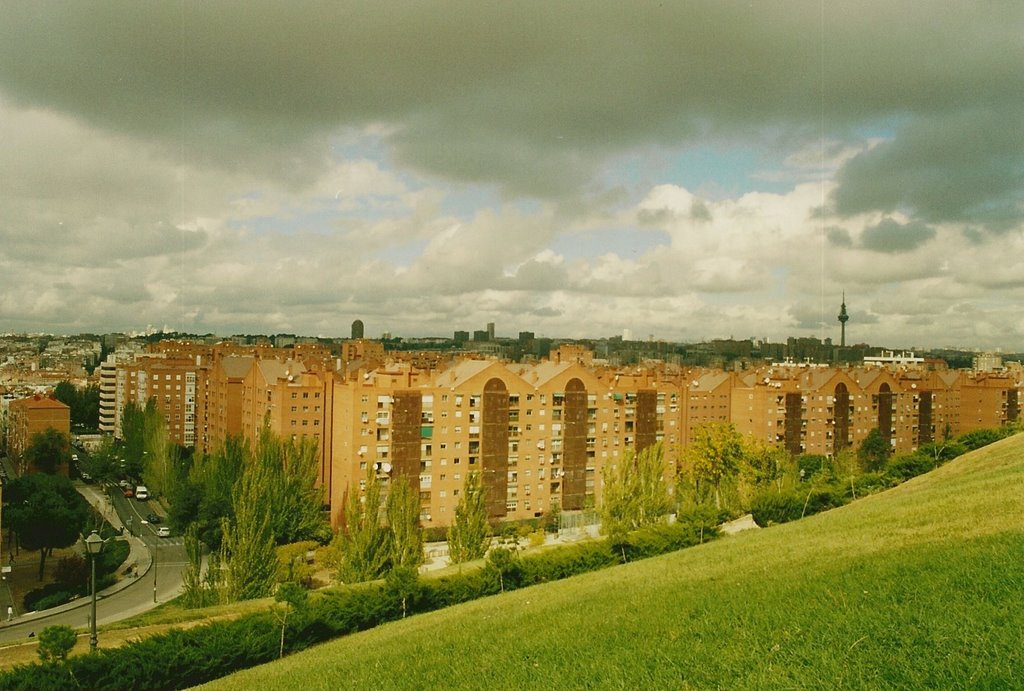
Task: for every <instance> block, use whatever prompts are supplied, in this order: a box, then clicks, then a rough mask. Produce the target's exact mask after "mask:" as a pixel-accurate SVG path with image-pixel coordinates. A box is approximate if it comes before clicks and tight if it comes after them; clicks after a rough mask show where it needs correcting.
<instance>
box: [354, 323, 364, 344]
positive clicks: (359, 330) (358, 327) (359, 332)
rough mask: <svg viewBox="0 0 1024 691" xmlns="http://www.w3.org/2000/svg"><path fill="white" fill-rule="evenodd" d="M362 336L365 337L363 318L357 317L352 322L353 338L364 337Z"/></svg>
mask: <svg viewBox="0 0 1024 691" xmlns="http://www.w3.org/2000/svg"><path fill="white" fill-rule="evenodd" d="M362 337H363V320H362V319H356V320H355V321H354V322H352V338H354V339H355V338H362Z"/></svg>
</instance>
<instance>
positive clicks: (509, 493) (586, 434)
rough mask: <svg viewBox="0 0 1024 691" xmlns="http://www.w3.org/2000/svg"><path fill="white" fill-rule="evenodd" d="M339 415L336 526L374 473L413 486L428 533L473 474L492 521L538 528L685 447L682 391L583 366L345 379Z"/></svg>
mask: <svg viewBox="0 0 1024 691" xmlns="http://www.w3.org/2000/svg"><path fill="white" fill-rule="evenodd" d="M334 411H335V413H334V430H333V437H334V443H333V457H332V462H333V466H334V468H333V479H334V482H333V486H332V494H331V509H332V521H333V522H334V523H335V524H337V523H338V522H339V521H340V519H341V515H340V514H341V511H342V507H343V505H344V499H345V496H346V494H347V492H348V491H350V490H352V489H354V488H355V487H359V488H360V490H361V489H363V488H364V483H365V477H366V473H367V470H368V468H370V467H372V468H374V470H375V471H376V474H377V477H378V479H379V480H380V481H382V482H386V481H387V480H388V479H389V478H394V477H397V476H399V475H401V476H405V477H407V478H408V479H409V481H410V482H411V483H412V485H413V486H414V488H415V489H416V491H417V492H418V493H419V495H420V501H421V520H422V521H423V523H424V525H426V526H444V525H449V524H450V523H451V521H452V520H453V517H454V512H455V506H456V505H457V504H458V501H459V498H460V497H459V494H460V492H461V490H462V487H463V484H464V482H465V479H466V476H467V474H468V473H472V472H479V473H481V474H482V480H483V485H484V487H485V489H486V493H487V495H486V496H487V507H488V514H489V515H490V516H491V517H492V518H495V519H508V520H512V519H526V518H535V517H538V516H541V515H543V514H544V513H545V512H546V511H550V510H551V509H552V508H554V507H558V508H560V509H566V510H575V509H582V508H584V507H585V506H588V505H595V504H596V503H599V502H600V495H601V482H600V474H601V469H602V468H603V467H604V466H605V465H608V464H611V465H612V466H616V465H617V464H618V463H619V462H620V460H621V459H622V457H623V454H625V453H626V452H627V451H631V452H632V451H639V450H642V449H643V448H646V447H647V446H650V445H651V444H653V443H655V442H656V441H660V440H662V439H664V438H665V436H666V430H670V432H669V435H670V437H671V442H672V444H673V445H674V446H673V448H676V447H677V446H678V445H679V443H680V439H681V433H680V431H679V430H680V429H681V411H682V407H681V406H680V405H679V390H678V386H675V385H673V386H671V387H666V389H665V390H663V391H659V390H658V388H657V382H656V381H655V380H654V378H653V377H652V376H651V375H650V374H649V373H638V374H636V375H634V376H623V375H619V376H615V375H613V374H610V373H607V372H601V373H598V372H596V371H594V370H592V369H588V368H585V367H583V366H582V365H581V364H579V363H578V362H575V361H570V362H542V363H539V364H536V365H516V364H506V363H503V362H500V361H498V360H463V361H461V362H458V363H456V364H454V365H452V366H451V367H448V368H446V369H444V370H443V371H439V372H438V371H422V370H416V369H415V368H413V367H411V366H409V365H408V364H406V363H394V364H392V365H389V366H387V367H382V368H379V369H377V370H373V371H369V372H367V371H363V372H358V373H356V374H355V376H352V377H350V378H348V379H338V380H337V381H336V383H335V394H334ZM670 411H672V412H670ZM667 419H668V422H666V420H667ZM670 468H671V464H670V463H669V462H668V461H667V460H666V469H667V470H669V469H670Z"/></svg>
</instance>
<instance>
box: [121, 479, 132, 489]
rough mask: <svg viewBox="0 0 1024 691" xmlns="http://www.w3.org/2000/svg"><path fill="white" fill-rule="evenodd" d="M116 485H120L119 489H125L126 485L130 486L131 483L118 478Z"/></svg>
mask: <svg viewBox="0 0 1024 691" xmlns="http://www.w3.org/2000/svg"><path fill="white" fill-rule="evenodd" d="M117 486H118V487H120V488H121V489H127V488H128V487H131V486H132V483H130V482H128V481H127V480H118V481H117Z"/></svg>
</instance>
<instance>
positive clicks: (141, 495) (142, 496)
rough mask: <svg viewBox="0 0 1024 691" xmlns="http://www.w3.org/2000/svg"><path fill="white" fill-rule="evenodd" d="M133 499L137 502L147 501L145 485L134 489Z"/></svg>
mask: <svg viewBox="0 0 1024 691" xmlns="http://www.w3.org/2000/svg"><path fill="white" fill-rule="evenodd" d="M135 498H136V499H138V500H139V501H146V500H147V499H149V490H148V489H146V486H145V485H139V486H138V487H136V488H135Z"/></svg>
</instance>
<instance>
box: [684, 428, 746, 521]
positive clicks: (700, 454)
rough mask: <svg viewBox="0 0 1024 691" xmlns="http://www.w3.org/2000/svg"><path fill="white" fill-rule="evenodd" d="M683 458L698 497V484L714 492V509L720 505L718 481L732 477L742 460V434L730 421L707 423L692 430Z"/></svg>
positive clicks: (720, 494) (720, 484) (720, 493)
mask: <svg viewBox="0 0 1024 691" xmlns="http://www.w3.org/2000/svg"><path fill="white" fill-rule="evenodd" d="M685 458H686V460H687V463H688V465H689V468H690V472H691V473H692V475H693V480H694V486H695V488H696V490H697V494H698V496H699V495H700V489H701V484H702V483H707V484H709V485H710V486H711V487H712V488H713V489H714V491H715V508H717V509H721V508H722V482H723V481H724V480H726V479H728V478H731V477H734V476H735V475H736V473H737V472H739V470H740V467H741V465H742V463H743V458H744V451H743V437H742V435H740V433H739V432H737V431H736V428H735V427H734V426H733V425H732V423H726V422H708V423H705V424H703V425H698V426H697V427H695V428H694V430H693V436H692V439H691V441H690V445H689V446H688V447H687V448H686V451H685Z"/></svg>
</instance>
